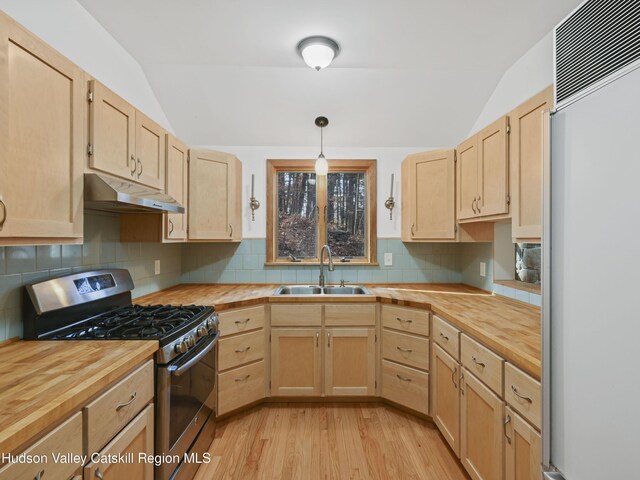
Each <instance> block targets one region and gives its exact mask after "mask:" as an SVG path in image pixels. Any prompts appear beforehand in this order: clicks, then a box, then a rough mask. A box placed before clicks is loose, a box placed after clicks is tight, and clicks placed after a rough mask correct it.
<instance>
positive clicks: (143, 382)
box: [84, 360, 154, 454]
mask: <svg viewBox="0 0 640 480" xmlns="http://www.w3.org/2000/svg"><path fill="white" fill-rule="evenodd" d="M153 376H154V372H153V361H152V360H149V361H148V362H147V363H145V364H144V365H142V366H141V367H140V368H138V369H137V370H135V371H134V372H132V373H130V374H129V375H127V376H126V377H125V378H124V379H122V380H121V381H120V382H118V383H117V384H116V385H114V386H113V387H111V388H110V389H109V390H107V391H106V392H105V393H103V394H102V395H100V396H99V397H98V398H96V399H95V400H94V401H93V402H91V403H90V404H89V405H87V406H86V407H84V423H85V428H86V437H85V442H86V444H85V445H86V448H85V451H86V452H88V453H89V454H91V453H93V452H99V451H100V450H101V449H102V447H104V446H105V445H106V444H107V442H108V441H109V440H111V439H112V438H113V437H114V435H115V434H116V433H118V432H119V431H120V430H122V428H123V427H124V426H125V425H126V424H127V423H129V422H130V421H131V420H132V419H133V417H135V416H136V415H137V414H138V413H139V412H140V410H142V408H143V407H144V406H145V405H146V404H147V403H149V402H150V401H151V400H152V399H153Z"/></svg>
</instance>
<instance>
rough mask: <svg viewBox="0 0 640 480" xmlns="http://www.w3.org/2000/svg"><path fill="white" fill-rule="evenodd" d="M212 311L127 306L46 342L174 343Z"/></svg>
mask: <svg viewBox="0 0 640 480" xmlns="http://www.w3.org/2000/svg"><path fill="white" fill-rule="evenodd" d="M211 311H212V309H211V308H210V307H202V306H196V305H180V306H173V305H148V306H141V305H127V306H124V307H119V308H116V309H113V310H110V311H108V312H106V313H102V314H100V315H97V316H94V317H91V318H88V319H85V320H81V321H79V322H77V323H75V324H73V325H70V326H67V327H64V328H61V329H59V330H56V331H53V332H50V333H48V334H46V335H43V336H42V337H41V338H42V339H47V340H114V339H117V340H131V339H134V340H135V339H140V340H164V341H168V340H171V339H172V338H173V337H174V336H175V335H173V334H176V333H179V332H181V331H183V330H185V329H190V328H192V327H193V326H194V325H195V324H197V323H198V322H199V321H201V319H202V318H204V316H205V315H207V314H209V313H210V312H211ZM163 343H164V342H163Z"/></svg>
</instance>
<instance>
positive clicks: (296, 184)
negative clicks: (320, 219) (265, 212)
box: [278, 172, 318, 258]
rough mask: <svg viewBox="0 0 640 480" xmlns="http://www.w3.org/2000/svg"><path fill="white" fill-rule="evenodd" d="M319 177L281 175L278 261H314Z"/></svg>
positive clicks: (311, 175) (302, 173)
mask: <svg viewBox="0 0 640 480" xmlns="http://www.w3.org/2000/svg"><path fill="white" fill-rule="evenodd" d="M316 219H317V202H316V174H315V173H304V172H279V173H278V257H289V256H293V257H295V258H314V257H315V256H316V251H317V243H316V242H317V238H318V224H317V222H316Z"/></svg>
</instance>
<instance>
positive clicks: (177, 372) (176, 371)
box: [169, 333, 220, 377]
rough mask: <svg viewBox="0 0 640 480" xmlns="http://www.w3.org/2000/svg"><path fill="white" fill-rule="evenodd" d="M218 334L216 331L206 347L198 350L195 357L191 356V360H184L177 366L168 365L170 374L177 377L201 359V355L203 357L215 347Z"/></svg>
mask: <svg viewBox="0 0 640 480" xmlns="http://www.w3.org/2000/svg"><path fill="white" fill-rule="evenodd" d="M219 336H220V334H219V333H216V334H215V335H214V336H213V340H211V341H210V342H209V343H208V344H207V346H206V347H204V348H203V349H202V350H201V351H200V352H198V354H197V355H196V356H195V357H193V358H192V359H191V360H189V361H188V362H186V363H185V364H184V365H180V366H179V367H176V366H175V365H172V366H170V367H169V371H170V372H171V375H173V376H174V377H179V376H180V375H182V374H183V373H184V372H186V371H187V370H189V369H190V368H191V367H192V366H193V365H195V364H196V363H198V362H199V361H200V360H202V357H204V356H205V355H206V354H207V353H209V352H210V351H211V350H213V347H215V345H216V343H218V337H219Z"/></svg>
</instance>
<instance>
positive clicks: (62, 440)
mask: <svg viewBox="0 0 640 480" xmlns="http://www.w3.org/2000/svg"><path fill="white" fill-rule="evenodd" d="M24 453H25V454H27V455H32V456H34V457H36V456H38V457H39V456H41V455H44V456H46V457H47V461H46V462H43V463H26V462H25V463H12V464H8V465H5V466H4V467H2V468H0V480H33V479H34V478H43V479H47V478H60V479H64V480H66V479H69V478H74V479H75V478H76V477H75V476H76V475H79V474H80V470H82V465H78V464H74V463H62V462H56V461H55V459H54V458H53V456H52V454H53V453H55V454H62V455H82V414H80V413H76V414H75V415H74V416H73V417H71V418H70V419H69V420H67V421H65V422H64V423H63V424H62V425H60V426H59V427H57V428H56V429H54V430H53V431H52V432H51V433H49V434H47V435H45V436H44V437H43V438H42V439H41V440H39V441H38V442H37V443H36V444H35V445H33V446H32V447H30V448H28V449H27V450H26V451H25V452H24ZM38 475H39V476H38ZM80 478H82V476H80Z"/></svg>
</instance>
